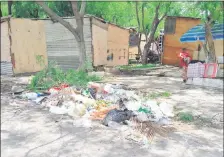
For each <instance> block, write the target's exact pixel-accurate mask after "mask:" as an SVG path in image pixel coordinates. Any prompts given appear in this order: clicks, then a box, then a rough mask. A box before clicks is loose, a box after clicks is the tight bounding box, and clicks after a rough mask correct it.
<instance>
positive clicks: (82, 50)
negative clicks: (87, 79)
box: [77, 18, 87, 70]
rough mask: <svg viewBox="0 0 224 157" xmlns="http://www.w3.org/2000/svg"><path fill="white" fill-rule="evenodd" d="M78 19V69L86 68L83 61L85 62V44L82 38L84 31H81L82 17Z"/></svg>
mask: <svg viewBox="0 0 224 157" xmlns="http://www.w3.org/2000/svg"><path fill="white" fill-rule="evenodd" d="M79 20H80V21H79V22H77V29H78V32H79V37H80V42H79V51H80V54H79V55H80V56H79V62H80V64H79V68H78V69H80V70H84V69H86V67H85V63H86V61H87V60H86V46H85V39H84V33H83V18H82V19H81V18H80V19H79Z"/></svg>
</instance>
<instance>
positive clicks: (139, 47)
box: [138, 33, 142, 56]
mask: <svg viewBox="0 0 224 157" xmlns="http://www.w3.org/2000/svg"><path fill="white" fill-rule="evenodd" d="M141 39H142V34H141V33H139V36H138V55H139V56H140V55H141V54H142V50H141Z"/></svg>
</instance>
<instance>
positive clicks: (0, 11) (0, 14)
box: [0, 2, 2, 17]
mask: <svg viewBox="0 0 224 157" xmlns="http://www.w3.org/2000/svg"><path fill="white" fill-rule="evenodd" d="M1 8H2V5H1V2H0V17H2V9H1Z"/></svg>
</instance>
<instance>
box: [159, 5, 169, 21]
mask: <svg viewBox="0 0 224 157" xmlns="http://www.w3.org/2000/svg"><path fill="white" fill-rule="evenodd" d="M171 3H172V2H169V5H168V6H167V7H166V12H165V13H164V14H163V16H161V17H160V18H159V22H160V21H162V20H163V19H164V18H165V17H166V16H167V13H168V10H169V7H170V5H171Z"/></svg>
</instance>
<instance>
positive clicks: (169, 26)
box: [165, 18, 176, 34]
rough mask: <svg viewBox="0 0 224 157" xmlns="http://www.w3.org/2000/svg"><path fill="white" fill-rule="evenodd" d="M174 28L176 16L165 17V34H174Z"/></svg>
mask: <svg viewBox="0 0 224 157" xmlns="http://www.w3.org/2000/svg"><path fill="white" fill-rule="evenodd" d="M175 29H176V18H167V19H166V21H165V34H174V33H175Z"/></svg>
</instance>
